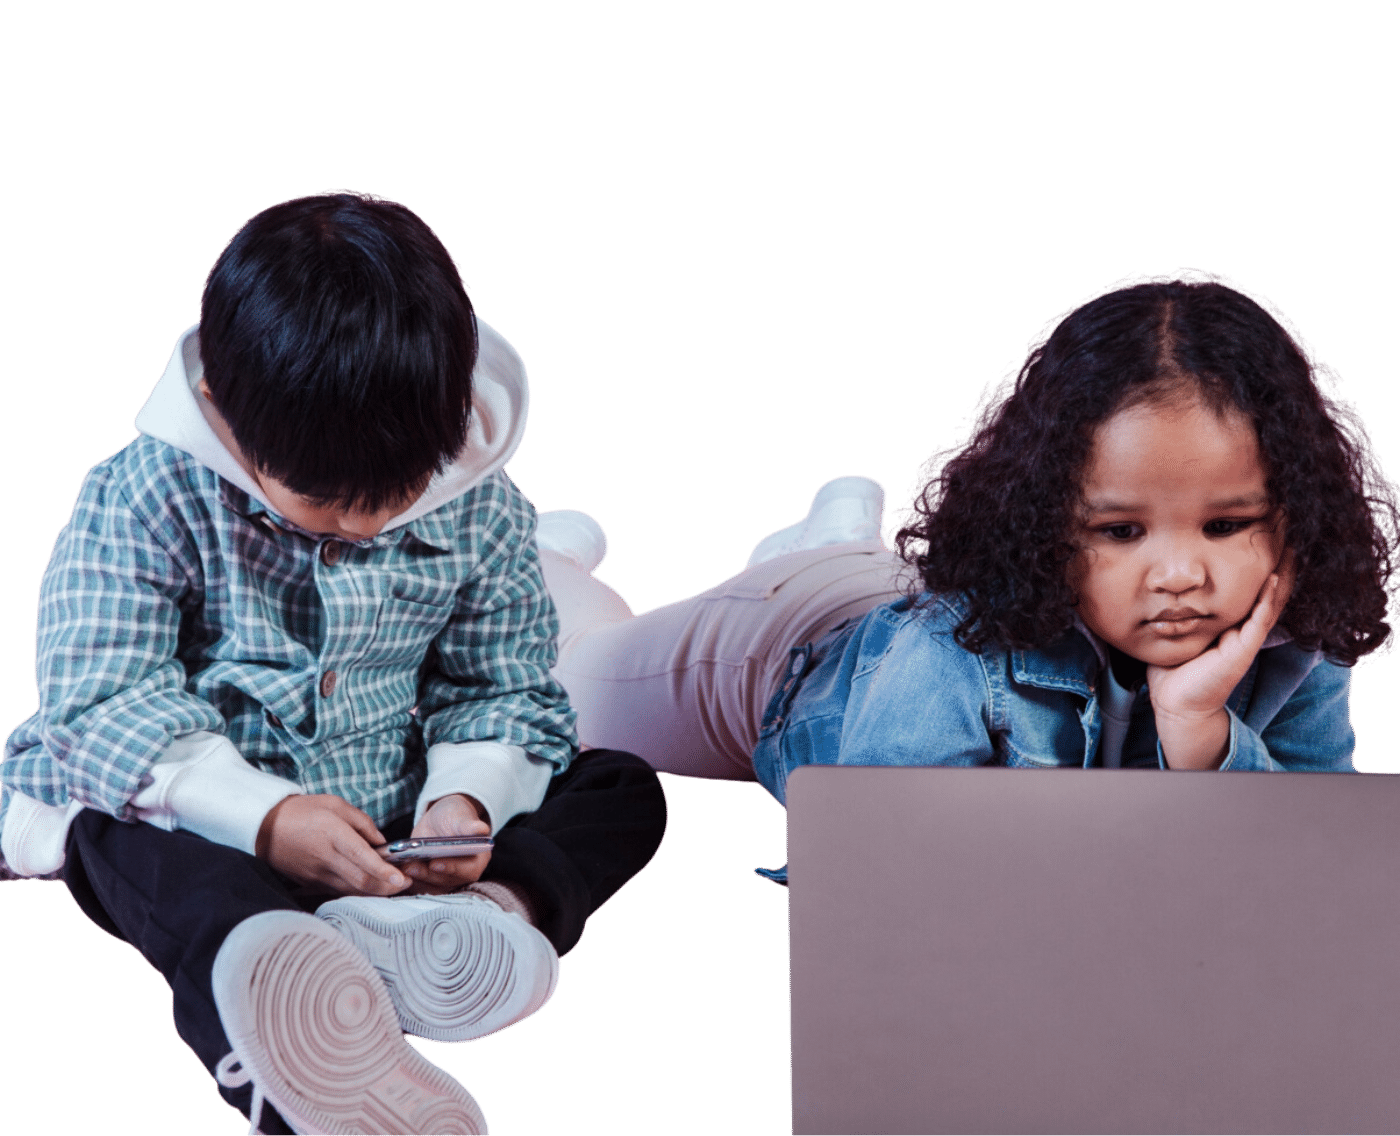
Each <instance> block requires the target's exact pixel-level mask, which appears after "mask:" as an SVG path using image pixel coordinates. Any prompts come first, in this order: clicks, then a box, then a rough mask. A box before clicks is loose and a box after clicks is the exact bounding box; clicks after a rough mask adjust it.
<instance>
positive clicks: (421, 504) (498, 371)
mask: <svg viewBox="0 0 1400 1136" xmlns="http://www.w3.org/2000/svg"><path fill="white" fill-rule="evenodd" d="M477 330H478V335H479V339H480V350H479V352H478V354H477V361H476V368H475V369H474V370H473V371H472V412H471V418H470V420H469V422H468V424H467V440H466V444H465V445H464V446H463V447H462V450H461V452H460V453H459V454H458V455H457V457H456V458H455V459H454V460H453V461H452V462H451V463H450V464H449V465H448V466H447V468H446V469H443V470H441V471H439V472H438V473H437V474H436V475H435V476H434V477H433V479H432V481H430V482H429V483H428V488H427V489H426V490H424V491H423V495H422V496H421V497H419V498H418V500H417V501H415V502H414V503H413V505H412V506H410V507H409V508H408V509H406V510H405V511H404V512H402V513H400V514H399V515H398V516H397V517H394V518H393V519H392V520H391V521H389V523H388V524H386V525H385V526H384V532H389V531H391V530H393V529H396V528H400V527H402V526H404V525H407V524H409V522H411V521H418V520H420V518H426V517H428V516H429V515H430V514H432V513H433V511H434V510H436V509H438V508H439V507H441V506H442V505H445V504H447V503H448V502H449V501H453V500H455V499H456V498H458V497H460V496H461V495H462V494H463V493H465V492H467V490H469V489H471V488H472V487H473V486H475V485H478V484H480V483H481V482H482V481H484V480H485V479H486V478H487V477H489V476H490V475H491V474H493V473H495V472H496V471H497V470H499V469H501V468H502V467H503V466H504V465H505V464H506V462H507V461H508V460H509V459H510V457H511V455H513V454H514V453H515V451H516V448H517V447H518V446H519V445H520V439H521V438H522V437H523V436H524V433H525V419H526V417H527V416H528V414H529V405H530V393H529V386H528V384H527V382H526V378H525V366H524V364H523V363H521V361H520V356H519V355H517V354H516V353H515V350H514V349H513V348H512V347H511V345H510V344H509V343H507V342H506V341H505V339H504V338H503V337H502V336H501V335H500V334H499V333H497V332H496V331H494V330H492V329H491V328H490V327H488V326H487V325H486V324H484V323H481V322H480V321H478V322H477ZM203 377H204V363H203V361H202V360H201V359H200V357H199V327H198V325H196V326H195V327H192V328H190V329H189V330H188V331H186V332H185V333H184V334H183V335H181V336H180V339H179V341H178V342H177V343H176V344H175V351H174V353H173V354H172V355H171V356H170V362H169V363H168V364H167V365H166V368H165V373H164V374H163V375H162V376H161V378H160V381H159V382H158V383H156V387H155V390H153V391H152V392H151V395H150V397H149V398H148V399H147V400H146V404H145V405H144V406H143V407H142V408H141V412H140V413H139V414H137V416H136V428H137V429H138V430H140V431H141V433H143V434H149V435H150V436H151V437H153V438H157V439H159V440H160V441H162V442H167V443H169V444H170V445H172V446H174V447H175V448H176V449H178V450H182V451H184V452H185V453H187V454H189V455H190V456H191V457H192V458H194V459H195V460H196V461H198V462H199V463H200V464H201V465H204V466H206V467H207V468H209V469H211V470H213V471H214V472H215V473H217V474H218V475H219V476H220V477H222V478H223V479H224V480H225V481H227V482H229V483H230V484H231V485H233V486H235V487H237V489H238V490H241V491H242V493H243V494H244V495H246V496H247V497H249V498H251V499H252V500H253V501H256V502H258V503H259V504H260V505H261V506H262V511H265V512H268V513H275V510H273V508H272V505H271V503H270V502H269V501H268V500H267V498H265V497H264V496H263V493H262V489H261V488H260V487H259V486H258V483H257V481H255V480H254V478H253V475H252V473H251V472H250V471H249V470H248V469H247V468H246V467H245V466H244V465H243V463H242V461H241V460H240V458H239V457H237V456H235V455H234V454H233V453H231V452H230V451H229V450H228V448H227V447H226V446H225V445H224V444H223V442H222V441H220V440H219V437H218V435H217V434H215V433H214V427H213V426H212V425H211V424H210V415H212V413H213V409H212V407H209V406H208V405H207V403H206V402H205V400H204V399H202V398H200V397H199V396H198V394H197V392H196V388H197V387H198V385H199V380H200V379H201V378H203ZM234 500H235V498H234V497H230V498H229V499H228V500H227V501H226V502H225V503H226V504H228V505H229V507H230V508H232V509H234V511H235V512H240V513H243V515H245V516H247V515H249V514H248V513H247V512H246V511H245V509H240V508H238V507H237V506H236V505H234V504H233V501H234ZM444 526H445V521H443V520H441V519H440V520H439V521H437V522H429V523H428V524H426V525H415V527H414V529H413V532H414V535H415V536H417V537H418V538H419V539H420V540H423V541H424V542H425V543H427V544H432V545H433V546H434V547H442V548H450V547H452V546H453V544H454V543H455V541H454V540H453V538H452V537H451V535H450V534H449V533H448V532H447V531H446V529H445V527H444ZM420 530H422V531H420ZM426 532H432V533H433V534H434V538H433V539H429V538H428V537H427V536H425V535H424V533H426ZM381 535H382V534H381Z"/></svg>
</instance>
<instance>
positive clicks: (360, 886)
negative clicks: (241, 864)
mask: <svg viewBox="0 0 1400 1136" xmlns="http://www.w3.org/2000/svg"><path fill="white" fill-rule="evenodd" d="M383 843H384V837H383V836H382V835H380V832H379V829H377V828H376V827H375V826H374V821H372V820H370V819H369V816H368V814H366V813H364V812H361V811H360V810H359V809H357V808H356V807H355V806H354V805H352V804H350V802H349V801H346V800H344V799H343V798H341V797H337V796H335V795H334V794H331V793H316V794H307V795H305V796H300V795H299V796H293V797H284V798H283V799H282V800H281V801H279V802H278V803H277V804H275V805H273V806H272V809H271V810H270V811H269V812H268V814H267V816H266V817H264V818H263V822H262V828H260V829H259V830H258V843H257V854H258V857H259V858H260V859H263V860H266V861H267V862H268V863H269V864H271V865H272V866H273V867H274V868H276V869H277V870H278V871H279V872H281V873H282V874H283V875H284V876H291V877H292V879H294V880H299V881H301V882H302V883H306V884H317V885H320V886H322V887H324V888H325V889H326V890H327V891H334V892H339V893H340V894H342V895H397V894H398V893H399V892H401V891H403V890H404V889H405V888H407V887H408V885H409V883H410V880H409V879H408V877H407V876H405V875H404V874H403V873H402V872H400V871H399V870H398V868H396V867H395V866H394V865H393V864H390V863H389V862H388V861H387V860H385V859H384V857H383V856H381V855H380V854H379V853H378V852H376V851H375V850H374V846H375V845H376V844H383Z"/></svg>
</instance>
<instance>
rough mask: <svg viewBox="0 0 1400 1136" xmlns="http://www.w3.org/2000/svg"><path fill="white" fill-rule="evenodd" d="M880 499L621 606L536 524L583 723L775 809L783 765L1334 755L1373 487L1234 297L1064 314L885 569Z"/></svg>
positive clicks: (1173, 294) (1284, 339) (1379, 552)
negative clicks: (748, 785)
mask: <svg viewBox="0 0 1400 1136" xmlns="http://www.w3.org/2000/svg"><path fill="white" fill-rule="evenodd" d="M879 506H880V497H879V489H878V487H877V486H874V484H873V483H871V482H865V481H863V480H862V479H843V480H842V481H840V482H834V483H832V485H830V486H827V487H826V488H824V489H823V491H822V493H820V494H818V498H817V500H816V501H815V502H814V505H813V510H812V513H811V514H809V516H808V518H807V520H806V521H805V522H803V523H802V524H800V525H797V526H794V527H793V528H792V529H790V530H785V531H784V532H782V533H778V534H775V535H774V536H773V537H770V538H769V539H768V540H767V541H765V542H764V543H763V544H762V545H760V547H759V549H758V550H756V552H755V558H754V560H753V561H751V566H750V567H749V568H748V569H747V570H746V571H744V572H742V573H740V574H739V575H738V576H736V577H735V578H734V579H732V580H729V581H728V582H726V583H724V584H721V585H720V586H719V587H718V588H715V589H713V590H711V591H709V592H706V593H704V594H702V595H700V596H697V597H695V598H693V599H690V600H686V601H684V602H682V603H678V604H673V605H671V606H669V607H666V608H661V609H659V610H657V611H653V612H650V613H648V614H646V615H643V616H640V617H637V618H633V617H632V615H631V613H630V612H629V611H628V609H627V607H626V605H625V604H624V603H623V602H622V601H621V599H620V598H619V597H618V596H617V595H616V594H615V593H613V592H612V591H610V590H609V589H608V588H606V586H605V585H603V584H601V583H599V582H598V581H597V580H595V579H593V578H592V576H591V575H589V574H588V573H589V572H590V571H591V569H592V567H594V566H595V565H596V563H597V560H598V559H599V558H600V556H601V551H602V545H601V537H602V534H601V532H595V533H594V537H595V541H594V545H593V547H592V548H591V550H590V548H589V542H588V539H587V536H586V534H587V526H588V525H589V524H591V522H589V521H588V519H587V518H585V517H582V515H581V514H546V515H545V516H544V517H542V518H541V524H540V544H541V548H542V550H543V558H544V564H545V575H546V579H547V582H548V584H549V587H550V590H551V592H552V593H553V595H554V598H555V600H556V603H557V605H558V607H559V612H560V619H561V626H562V634H561V637H560V657H559V664H558V668H557V671H556V673H557V675H558V677H559V678H560V679H561V680H562V681H563V683H564V685H565V687H567V689H568V691H569V694H570V697H571V699H572V701H573V704H574V706H575V707H576V708H577V709H578V711H579V725H580V737H581V740H582V741H583V742H585V743H587V744H589V745H593V746H607V747H613V748H617V749H623V750H631V751H634V752H636V753H640V754H641V755H643V756H644V757H646V758H647V759H648V760H649V761H650V762H651V764H652V765H654V766H655V767H656V768H658V769H662V770H668V771H671V772H676V773H688V774H692V775H696V776H703V777H731V778H754V777H756V778H757V779H758V780H759V781H760V782H762V783H763V784H764V785H765V786H766V787H767V788H768V789H769V790H770V791H771V792H772V793H773V794H774V795H775V796H777V798H778V799H779V800H784V798H785V789H786V783H787V778H788V776H789V775H790V774H791V772H792V770H794V769H795V768H797V767H798V766H801V765H806V764H842V765H982V764H1004V765H1011V766H1025V767H1031V768H1044V767H1052V766H1071V765H1072V766H1083V767H1086V768H1087V767H1090V766H1109V767H1116V766H1132V767H1143V766H1148V767H1154V768H1163V769H1252V770H1265V769H1308V770H1346V769H1350V768H1351V753H1352V747H1353V736H1352V731H1351V727H1350V724H1349V722H1348V717H1347V687H1348V680H1349V672H1348V670H1347V668H1348V667H1350V666H1351V665H1352V664H1353V663H1355V662H1356V660H1357V659H1359V658H1360V657H1361V656H1362V655H1364V654H1366V653H1367V652H1369V651H1372V650H1374V649H1375V648H1376V647H1378V646H1380V644H1381V643H1382V642H1384V640H1385V639H1386V637H1387V636H1388V635H1389V626H1388V625H1387V623H1386V622H1385V614H1386V600H1387V587H1386V586H1387V581H1388V579H1389V576H1390V569H1391V562H1390V558H1391V555H1392V552H1393V550H1394V548H1395V542H1396V510H1395V505H1394V499H1393V496H1392V493H1391V490H1390V488H1389V486H1388V485H1387V484H1386V483H1385V482H1384V481H1383V480H1382V479H1381V478H1380V477H1379V475H1378V473H1377V471H1376V469H1375V467H1374V465H1373V463H1372V461H1371V459H1370V457H1369V455H1368V454H1367V452H1366V450H1365V448H1364V443H1363V440H1362V438H1361V436H1360V434H1359V433H1358V432H1354V431H1351V430H1349V428H1348V424H1347V422H1346V420H1345V418H1344V417H1343V416H1342V414H1341V413H1340V412H1339V411H1338V409H1337V408H1336V407H1334V406H1332V405H1331V404H1329V402H1328V401H1327V400H1326V399H1325V398H1324V397H1323V396H1322V394H1321V393H1320V392H1319V391H1318V389H1317V386H1316V385H1315V383H1314V381H1313V376H1312V369H1311V367H1310V366H1309V364H1308V361H1307V359H1306V358H1305V357H1304V355H1303V354H1302V352H1301V351H1300V350H1299V348H1298V347H1297V345H1296V344H1295V343H1294V342H1293V341H1292V339H1291V338H1290V337H1289V335H1288V334H1287V332H1285V331H1284V329H1283V328H1282V327H1281V326H1280V325H1279V324H1278V322H1277V321H1275V320H1274V319H1273V318H1272V317H1271V316H1270V315H1269V314H1268V313H1267V312H1265V311H1264V310H1263V309H1262V308H1261V307H1260V306H1259V305H1258V304H1256V303H1254V302H1253V301H1252V300H1250V299H1248V298H1247V297H1245V296H1242V295H1240V294H1239V293H1238V292H1235V291H1233V290H1231V289H1229V288H1226V287H1224V286H1222V285H1220V284H1214V283H1204V284H1189V283H1181V282H1174V283H1166V284H1143V285H1139V286H1137V287H1134V288H1128V289H1124V290H1122V291H1118V292H1114V293H1111V294H1109V295H1106V296H1102V297H1100V298H1099V299H1097V300H1094V301H1092V302H1090V303H1088V304H1086V305H1084V306H1083V307H1081V308H1080V309H1078V310H1077V311H1075V312H1073V313H1072V314H1071V315H1070V316H1069V317H1067V318H1066V319H1065V320H1064V321H1063V322H1062V323H1061V324H1060V325H1059V326H1058V327H1057V328H1056V329H1055V331H1054V332H1053V333H1052V334H1051V335H1050V337H1049V339H1048V340H1047V341H1046V342H1045V343H1044V344H1043V345H1042V346H1040V347H1038V348H1037V349H1036V350H1034V351H1033V352H1032V353H1031V356H1030V358H1029V359H1028V360H1027V361H1026V364H1025V366H1024V367H1023V368H1022V370H1021V372H1020V375H1019V377H1018V379H1017V381H1016V383H1015V386H1014V387H1013V389H1012V391H1011V393H1010V395H1009V396H1008V397H1007V398H1006V399H1005V400H1004V401H1002V402H1001V403H1000V405H998V406H995V407H994V408H993V409H992V410H991V411H989V412H988V414H987V415H986V417H985V418H984V420H983V423H982V424H981V426H980V428H979V429H978V431H977V432H976V434H975V436H974V437H973V439H972V441H971V442H970V443H969V444H968V445H967V446H966V447H965V448H964V449H963V450H961V451H960V452H958V453H957V454H955V455H954V456H953V457H952V458H951V460H949V461H948V462H947V463H946V465H945V466H944V467H943V470H942V472H941V473H940V474H939V475H938V476H937V477H936V478H934V480H933V481H932V482H931V483H930V484H929V485H928V486H927V487H926V488H925V489H924V491H923V493H922V495H921V496H920V498H919V500H918V501H917V502H916V505H915V513H916V518H915V521H914V523H913V524H911V525H910V526H909V527H906V528H904V529H902V530H901V531H900V533H899V534H898V542H897V543H898V547H899V553H900V558H896V557H895V556H894V555H893V554H892V553H889V552H886V551H885V550H884V549H883V548H882V547H881V546H880V544H879V542H878V540H877V539H875V538H876V537H877V536H878V531H879ZM593 527H594V529H596V526H593ZM814 546H816V547H814ZM901 566H904V567H907V569H909V570H912V571H910V572H907V573H906V574H905V575H906V576H911V577H912V578H911V579H907V580H906V581H905V587H904V589H903V591H904V592H905V594H903V595H901V594H900V592H901V588H900V585H899V581H898V579H897V577H898V576H899V568H900V567H901Z"/></svg>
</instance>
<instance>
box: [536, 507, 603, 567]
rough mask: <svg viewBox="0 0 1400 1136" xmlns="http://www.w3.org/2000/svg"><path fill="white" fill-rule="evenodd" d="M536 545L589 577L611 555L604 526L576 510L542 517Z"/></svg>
mask: <svg viewBox="0 0 1400 1136" xmlns="http://www.w3.org/2000/svg"><path fill="white" fill-rule="evenodd" d="M535 542H536V543H537V544H538V545H539V546H540V548H541V549H543V550H545V551H547V552H552V553H554V554H555V555H556V556H562V557H563V558H564V559H565V560H568V561H571V562H573V563H574V564H577V565H578V566H579V567H580V568H582V569H583V570H584V571H585V572H589V573H591V572H592V571H593V569H595V568H596V567H598V565H599V564H601V563H602V562H603V557H604V556H606V555H607V552H608V538H607V537H606V536H604V535H603V526H602V525H600V524H599V523H598V522H597V521H595V520H594V519H593V518H592V517H590V516H589V515H588V514H587V513H580V512H579V511H578V510H577V509H555V510H553V511H552V512H548V513H541V514H540V515H539V522H538V527H537V528H536V529H535Z"/></svg>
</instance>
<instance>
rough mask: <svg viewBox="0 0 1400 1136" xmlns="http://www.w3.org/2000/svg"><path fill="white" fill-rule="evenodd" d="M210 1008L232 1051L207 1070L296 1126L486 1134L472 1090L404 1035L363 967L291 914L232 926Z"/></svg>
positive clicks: (337, 940)
mask: <svg viewBox="0 0 1400 1136" xmlns="http://www.w3.org/2000/svg"><path fill="white" fill-rule="evenodd" d="M213 981H214V1004H215V1006H217V1007H218V1010H219V1020H220V1021H221V1022H222V1023H223V1026H224V1033H225V1034H227V1035H228V1039H229V1043H230V1044H231V1045H232V1046H233V1051H232V1052H231V1053H229V1055H228V1056H227V1057H225V1058H224V1059H223V1060H222V1061H221V1062H219V1065H218V1067H217V1069H216V1070H215V1076H216V1077H217V1078H218V1080H219V1083H220V1084H222V1085H224V1086H226V1087H228V1088H237V1087H238V1086H240V1085H246V1084H248V1082H249V1081H251V1082H252V1084H253V1107H252V1109H251V1112H250V1115H251V1117H252V1120H253V1126H252V1128H250V1129H249V1131H250V1132H256V1131H257V1127H258V1122H259V1121H260V1120H261V1113H262V1104H263V1100H264V1098H265V1099H266V1100H267V1102H268V1103H269V1104H271V1105H272V1106H273V1107H274V1108H275V1109H277V1111H278V1112H279V1113H281V1114H282V1118H283V1119H284V1120H286V1122H287V1123H288V1124H289V1125H291V1127H292V1128H293V1129H294V1130H295V1131H297V1132H336V1133H340V1132H400V1133H403V1132H468V1133H480V1132H485V1131H486V1121H485V1118H483V1117H482V1115H481V1109H479V1108H478V1107H477V1104H476V1101H474V1100H472V1097H471V1094H470V1093H469V1092H467V1090H466V1089H464V1088H463V1087H462V1086H461V1085H459V1084H458V1083H457V1082H456V1081H454V1080H453V1079H452V1078H451V1077H449V1076H448V1075H447V1074H446V1073H444V1072H443V1071H442V1070H441V1069H439V1068H438V1067H437V1066H435V1065H432V1064H429V1063H428V1062H427V1061H425V1060H424V1059H423V1058H422V1057H421V1056H419V1054H418V1052H417V1051H416V1050H414V1049H413V1048H412V1047H411V1046H410V1045H409V1044H408V1042H406V1041H405V1040H404V1037H403V1034H402V1033H401V1032H400V1030H399V1025H398V1022H397V1021H396V1020H395V1018H394V1008H393V1006H392V1005H391V1004H390V1002H389V996H388V994H387V993H386V991H385V989H384V984H383V983H382V982H381V981H380V980H379V976H378V975H377V974H375V972H374V968H373V967H372V966H370V965H369V963H367V962H366V961H365V960H364V957H363V956H362V955H360V953H359V952H358V951H356V950H355V948H354V947H352V946H351V945H350V944H349V943H347V942H346V941H345V939H344V937H343V936H341V935H340V934H338V933H337V932H336V931H335V930H334V929H332V928H331V927H328V926H327V925H326V924H325V923H323V922H322V921H321V920H319V919H317V918H316V917H315V916H312V915H307V914H306V913H304V912H301V911H264V912H262V913H261V914H259V915H254V916H251V917H250V918H248V919H245V920H243V922H242V923H240V924H238V926H237V927H235V928H234V929H233V930H232V931H231V932H230V933H229V936H228V938H227V939H225V940H224V943H223V946H221V947H220V948H219V953H218V955H217V956H216V957H215V959H214V971H213Z"/></svg>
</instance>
